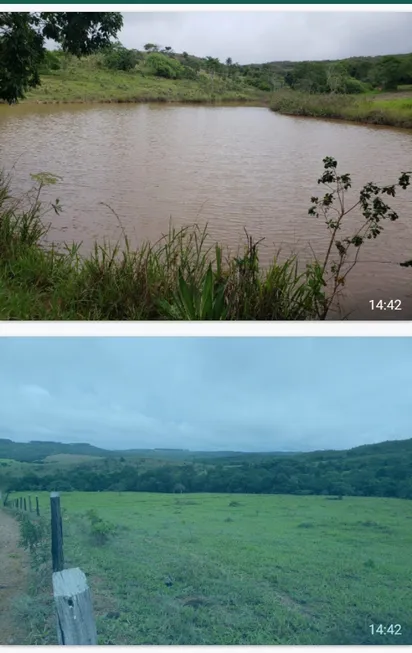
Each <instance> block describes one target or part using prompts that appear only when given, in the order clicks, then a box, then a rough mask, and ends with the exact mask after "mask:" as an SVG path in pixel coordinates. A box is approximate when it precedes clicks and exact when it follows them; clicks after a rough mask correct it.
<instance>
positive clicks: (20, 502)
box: [19, 497, 23, 510]
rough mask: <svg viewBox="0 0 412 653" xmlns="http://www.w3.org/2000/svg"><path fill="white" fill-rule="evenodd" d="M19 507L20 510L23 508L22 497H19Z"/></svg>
mask: <svg viewBox="0 0 412 653" xmlns="http://www.w3.org/2000/svg"><path fill="white" fill-rule="evenodd" d="M19 508H20V510H23V499H22V498H21V497H20V499H19Z"/></svg>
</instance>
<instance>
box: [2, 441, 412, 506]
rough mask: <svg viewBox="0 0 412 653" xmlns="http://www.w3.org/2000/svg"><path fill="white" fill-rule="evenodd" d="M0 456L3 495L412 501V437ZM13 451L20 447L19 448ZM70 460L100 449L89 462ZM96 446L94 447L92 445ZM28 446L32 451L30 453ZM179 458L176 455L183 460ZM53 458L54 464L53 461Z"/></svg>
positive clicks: (80, 448)
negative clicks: (244, 449)
mask: <svg viewBox="0 0 412 653" xmlns="http://www.w3.org/2000/svg"><path fill="white" fill-rule="evenodd" d="M5 442H6V443H7V442H9V441H3V443H2V444H3V446H2V449H1V454H0V457H1V456H2V457H3V459H2V461H1V462H0V484H1V487H0V489H2V490H3V491H15V492H21V491H42V490H45V491H52V490H59V491H71V490H78V491H90V492H92V491H94V492H95V491H109V492H110V491H111V492H122V491H130V492H166V493H169V492H172V493H173V492H178V493H180V492H195V493H198V492H219V493H226V492H227V493H248V494H294V495H328V496H329V495H333V496H337V497H342V496H370V497H397V498H403V499H412V480H411V469H412V439H408V440H399V441H389V442H382V443H379V444H374V445H364V446H361V447H356V448H354V449H349V450H344V451H335V450H331V451H315V452H309V453H236V452H220V453H219V452H190V451H179V450H176V451H174V450H163V451H162V450H152V451H150V450H140V451H139V450H131V451H117V452H116V451H111V452H109V451H106V452H104V450H102V449H99V448H95V447H89V445H60V450H59V453H60V454H62V453H64V455H63V456H62V455H60V456H59V455H52V454H51V453H50V452H51V451H53V452H55V454H56V452H57V447H56V443H28V444H19V445H18V447H19V453H18V455H19V460H23V461H27V459H28V458H31V459H33V458H32V457H33V455H34V450H36V455H37V458H36V460H35V461H34V462H33V463H32V464H27V463H26V464H25V465H13V464H12V463H11V462H10V460H11V459H8V460H7V459H5V456H4V454H5V452H6V450H7V447H8V449H9V452H10V453H11V452H12V451H13V452H14V454H15V455H16V453H17V449H16V447H15V443H11V444H5ZM13 446H14V449H13ZM70 447H71V449H70V451H71V455H72V456H75V455H79V454H85V453H86V451H89V452H94V455H93V453H92V454H91V456H92V457H88V459H85V460H83V461H78V460H77V459H75V460H74V461H71V462H72V463H73V462H74V463H78V464H68V463H70V456H68V454H67V448H70ZM87 447H89V448H87ZM25 448H26V451H25ZM176 453H177V455H176ZM48 456H52V459H48Z"/></svg>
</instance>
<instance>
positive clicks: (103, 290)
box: [0, 157, 410, 320]
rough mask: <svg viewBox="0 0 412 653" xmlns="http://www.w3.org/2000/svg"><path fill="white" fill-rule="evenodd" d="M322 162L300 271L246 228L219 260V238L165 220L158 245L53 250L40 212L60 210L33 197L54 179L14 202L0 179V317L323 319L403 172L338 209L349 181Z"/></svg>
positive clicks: (46, 177) (378, 226)
mask: <svg viewBox="0 0 412 653" xmlns="http://www.w3.org/2000/svg"><path fill="white" fill-rule="evenodd" d="M323 163H324V173H323V175H322V176H321V177H320V179H319V180H318V183H319V184H322V185H324V186H325V187H326V189H327V192H326V194H325V195H324V196H323V197H322V196H320V197H312V198H311V207H310V208H309V211H308V213H309V215H311V216H313V217H314V218H315V219H316V218H319V217H320V218H321V219H323V220H324V223H325V225H326V228H327V231H328V237H329V245H328V247H327V250H326V253H325V256H324V257H323V259H322V260H318V259H316V258H315V257H314V259H313V261H312V262H310V263H309V264H307V265H306V268H305V269H304V270H303V271H302V270H301V269H300V268H299V265H298V261H297V259H296V257H293V256H292V257H289V258H287V259H286V260H285V261H280V260H279V258H278V256H274V258H273V260H272V262H271V264H270V265H269V266H268V267H267V268H262V267H261V266H260V265H259V246H260V243H261V241H258V242H256V241H254V239H253V237H252V236H250V235H249V234H247V233H246V243H245V245H244V247H243V250H242V251H240V252H238V253H237V255H234V254H233V253H232V254H231V253H230V252H228V253H227V254H226V255H225V256H224V253H223V248H222V247H221V246H220V245H219V244H215V245H209V244H208V243H209V239H208V235H207V230H206V227H205V228H203V229H201V228H199V227H198V226H197V225H194V226H192V227H184V228H182V229H179V230H177V229H175V228H173V227H172V226H171V227H170V229H169V233H168V234H167V235H165V236H163V237H162V238H160V240H159V241H157V242H156V243H154V244H150V243H148V242H146V243H143V244H142V245H141V246H140V248H138V249H132V248H131V246H130V243H129V240H128V238H127V235H126V234H125V233H124V232H123V238H124V242H123V243H122V245H121V244H120V241H119V242H117V243H115V244H114V245H112V244H110V243H107V242H104V243H103V244H98V243H95V245H94V249H93V250H92V252H91V253H90V254H88V255H87V256H82V255H81V254H80V252H79V245H76V244H73V245H71V246H69V245H65V246H64V247H61V248H57V247H56V246H55V245H53V244H51V245H50V244H48V243H47V242H46V241H45V236H46V235H47V233H48V231H49V228H50V224H49V225H48V224H47V223H46V222H45V216H46V215H47V211H49V210H52V211H54V212H55V213H60V211H61V207H60V204H59V201H58V200H56V202H55V203H52V204H51V206H50V207H49V208H48V209H47V208H45V207H44V206H43V205H42V202H41V200H40V196H41V191H42V189H43V188H44V186H45V185H48V184H53V183H55V182H56V180H57V178H55V177H53V176H52V175H50V174H47V173H43V174H39V175H33V176H32V177H33V180H34V182H35V185H34V187H33V189H32V191H31V192H30V193H28V194H27V195H26V196H24V197H22V198H20V199H13V198H12V196H11V194H10V179H9V178H7V177H5V176H4V175H0V319H9V320H10V319H18V320H37V319H50V320H165V319H166V320H167V319H169V320H170V319H171V320H308V319H321V320H325V319H326V318H327V317H328V315H329V313H330V311H331V310H333V308H334V307H335V305H336V303H338V301H339V294H340V291H341V290H342V288H343V287H344V286H345V283H346V278H347V276H348V274H349V273H350V271H351V270H352V269H353V267H354V265H355V264H356V262H357V260H358V256H359V251H360V249H361V247H362V245H363V243H364V242H365V241H366V240H368V239H372V238H373V239H375V238H377V237H378V236H379V234H380V233H381V232H382V230H383V225H382V222H383V221H384V220H386V219H388V220H390V221H395V220H397V219H398V215H397V214H396V213H395V212H394V211H393V210H392V209H391V208H390V207H389V206H388V205H387V204H386V202H385V201H384V199H385V196H391V197H394V196H395V194H396V192H397V190H399V189H403V190H404V189H406V188H407V187H408V186H409V180H410V173H407V172H404V173H402V174H401V175H400V177H399V180H398V182H397V183H396V184H392V185H390V186H382V187H379V186H377V185H375V184H373V183H368V184H366V185H365V186H364V187H363V188H362V189H361V191H360V194H359V200H358V201H357V202H355V203H354V204H352V205H351V206H350V208H345V201H344V199H345V193H346V191H347V190H348V189H349V188H350V187H351V185H352V181H351V177H350V175H349V174H343V175H339V174H338V173H337V162H336V161H335V160H334V159H333V158H331V157H326V158H325V159H324V160H323ZM355 209H357V210H359V212H360V214H361V220H360V221H359V223H358V224H357V225H356V228H355V232H354V233H353V234H349V235H346V236H344V235H341V231H342V228H343V227H344V225H345V217H346V216H347V215H348V214H349V213H351V212H352V211H354V210H355ZM115 215H116V214H115ZM116 218H117V219H119V218H118V217H117V216H116ZM352 254H353V259H352V260H351V258H350V257H351V256H352Z"/></svg>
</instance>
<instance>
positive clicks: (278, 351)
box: [0, 338, 412, 451]
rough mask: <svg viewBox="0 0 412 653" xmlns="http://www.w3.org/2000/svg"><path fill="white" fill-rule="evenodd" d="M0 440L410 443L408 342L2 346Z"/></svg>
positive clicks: (129, 444)
mask: <svg viewBox="0 0 412 653" xmlns="http://www.w3.org/2000/svg"><path fill="white" fill-rule="evenodd" d="M0 360H1V366H0V397H1V402H0V437H6V438H11V439H12V440H15V441H23V442H24V441H28V440H31V439H32V440H57V441H61V442H89V443H91V444H94V445H97V446H101V447H106V448H114V449H115V448H155V447H177V448H185V449H192V450H239V451H280V450H282V451H285V450H292V451H293V450H311V449H326V448H347V447H353V446H357V445H359V444H366V443H373V442H379V441H383V440H390V439H403V438H408V437H411V422H412V413H411V402H412V387H411V384H410V373H411V369H412V339H407V338H404V339H402V338H396V339H395V338H393V339H392V338H391V339H389V338H384V339H378V338H370V339H366V338H346V339H344V338H299V339H297V338H290V339H289V338H271V339H266V338H265V339H260V338H254V339H251V338H23V339H19V338H1V339H0Z"/></svg>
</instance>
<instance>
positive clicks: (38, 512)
mask: <svg viewBox="0 0 412 653" xmlns="http://www.w3.org/2000/svg"><path fill="white" fill-rule="evenodd" d="M36 515H37V517H40V508H39V497H36Z"/></svg>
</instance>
